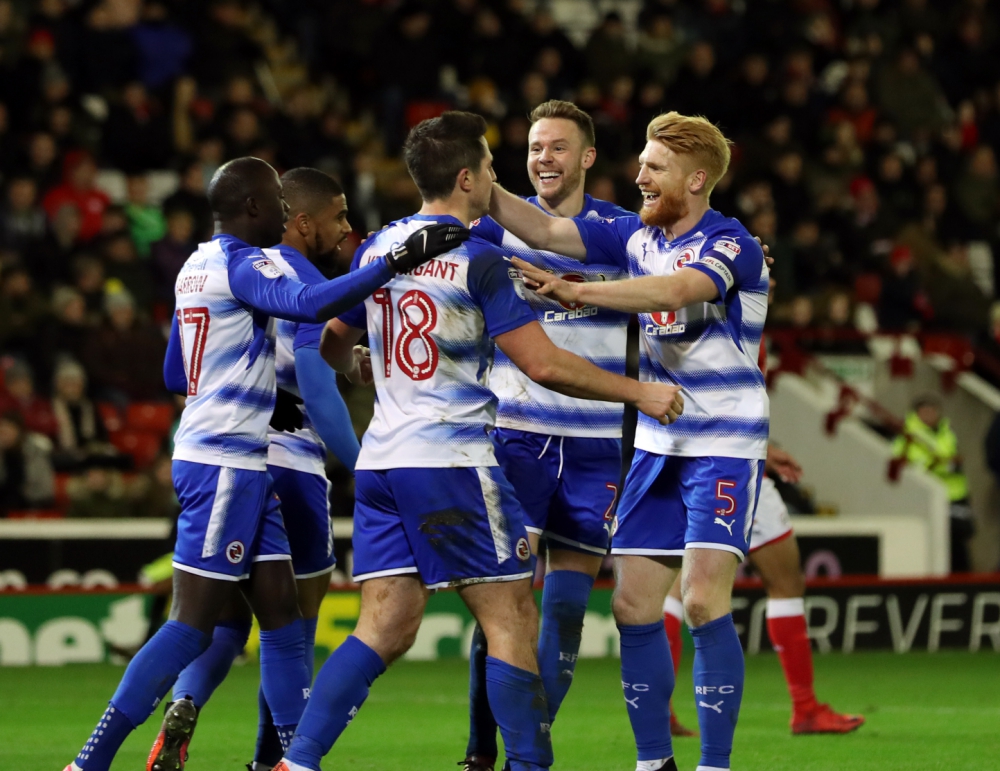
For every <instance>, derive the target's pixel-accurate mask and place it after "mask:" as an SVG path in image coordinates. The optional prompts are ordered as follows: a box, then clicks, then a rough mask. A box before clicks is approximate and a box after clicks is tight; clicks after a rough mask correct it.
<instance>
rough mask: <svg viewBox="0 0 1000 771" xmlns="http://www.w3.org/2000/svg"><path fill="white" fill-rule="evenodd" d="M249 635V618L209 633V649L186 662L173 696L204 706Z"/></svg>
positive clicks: (225, 624)
mask: <svg viewBox="0 0 1000 771" xmlns="http://www.w3.org/2000/svg"><path fill="white" fill-rule="evenodd" d="M249 636H250V622H249V621H226V622H223V623H221V624H218V625H217V626H216V627H215V630H214V632H213V633H212V644H211V645H209V646H208V650H206V651H205V652H204V653H202V654H201V655H200V656H199V657H198V658H196V659H195V660H194V661H192V662H191V663H190V664H188V665H187V666H186V667H185V668H184V671H183V672H181V673H180V674H179V675H178V676H177V682H176V683H174V699H187V698H190V699H191V701H193V702H194V704H195V706H196V707H198V708H199V709H200V708H201V707H204V706H205V704H206V703H207V702H208V700H209V698H210V697H211V696H212V694H213V693H215V689H216V688H218V687H219V686H220V685H221V684H222V681H223V680H225V679H226V675H228V674H229V668H230V667H231V666H232V665H233V660H234V659H235V658H236V657H237V656H239V655H240V652H241V651H242V650H243V647H244V646H245V645H246V644H247V638H248V637H249Z"/></svg>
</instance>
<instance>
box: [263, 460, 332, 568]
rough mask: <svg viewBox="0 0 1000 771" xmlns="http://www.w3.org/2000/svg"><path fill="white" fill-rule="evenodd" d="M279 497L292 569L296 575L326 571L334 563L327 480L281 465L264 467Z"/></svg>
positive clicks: (317, 475)
mask: <svg viewBox="0 0 1000 771" xmlns="http://www.w3.org/2000/svg"><path fill="white" fill-rule="evenodd" d="M267 471H268V473H269V474H270V475H271V478H272V479H273V480H274V492H275V493H277V495H278V498H279V499H280V500H281V516H282V518H283V519H284V520H285V530H286V531H287V533H288V543H289V545H290V546H291V547H292V570H294V571H295V577H296V578H312V577H313V576H321V575H323V574H324V573H329V572H330V571H331V570H333V568H334V567H335V566H336V564H337V557H336V556H335V555H334V553H333V523H332V522H330V483H329V482H328V481H327V478H326V477H325V476H320V475H319V474H312V473H310V472H308V471H296V470H295V469H290V468H285V467H284V466H271V465H269V466H268V467H267Z"/></svg>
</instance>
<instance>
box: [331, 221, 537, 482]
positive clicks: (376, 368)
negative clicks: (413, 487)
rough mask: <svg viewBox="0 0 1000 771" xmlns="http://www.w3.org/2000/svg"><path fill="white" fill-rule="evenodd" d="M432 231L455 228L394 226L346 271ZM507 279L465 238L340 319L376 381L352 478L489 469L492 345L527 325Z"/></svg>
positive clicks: (488, 248) (526, 312)
mask: <svg viewBox="0 0 1000 771" xmlns="http://www.w3.org/2000/svg"><path fill="white" fill-rule="evenodd" d="M435 222H453V223H455V224H461V223H459V222H458V220H456V219H454V218H453V217H448V216H428V215H420V214H417V215H414V216H412V217H407V218H405V219H402V220H399V221H398V222H394V223H393V224H391V225H390V226H389V227H387V228H385V229H384V230H382V231H380V232H379V233H378V234H376V235H375V236H374V237H373V238H372V239H371V240H370V241H369V242H368V243H367V244H366V245H365V248H364V249H363V250H361V249H359V250H358V254H357V255H355V258H354V264H353V265H352V269H357V268H359V267H362V266H364V265H367V264H368V262H370V261H371V260H373V259H376V258H377V257H378V256H380V255H383V254H386V253H387V252H389V251H390V250H391V249H392V248H393V247H395V246H397V245H399V244H402V243H403V242H404V241H405V240H406V239H407V237H409V236H410V234H412V233H414V232H416V231H417V230H419V229H420V228H423V227H426V226H427V225H430V224H432V223H435ZM516 277H517V272H516V271H515V270H514V269H513V267H511V265H510V263H509V262H507V261H505V260H504V259H503V257H501V256H500V253H499V252H498V251H497V250H496V248H495V247H493V246H492V245H490V244H487V243H486V242H484V241H481V240H479V239H477V238H473V239H470V240H469V241H467V242H466V243H464V244H462V245H461V246H460V247H458V248H456V249H453V250H452V251H450V252H447V253H445V254H443V255H441V256H440V257H436V258H435V259H433V260H431V261H430V262H428V263H426V264H425V265H422V266H420V267H418V268H415V269H414V270H413V271H412V272H410V273H408V274H404V275H399V276H396V277H395V278H394V279H393V280H392V281H390V282H389V283H388V284H386V285H385V286H384V287H383V288H382V289H380V290H378V291H377V292H375V294H373V295H372V296H371V297H369V298H368V299H367V300H366V301H365V302H364V304H363V305H359V306H358V307H356V308H354V309H353V310H351V311H349V312H348V313H346V314H343V315H341V316H340V320H341V321H342V322H344V323H345V324H348V325H350V326H352V327H356V328H359V329H367V330H368V345H369V347H370V348H371V357H372V369H373V372H374V376H375V395H376V401H375V415H374V417H373V418H372V422H371V425H369V427H368V431H367V432H365V436H364V438H363V439H362V442H361V454H360V456H359V457H358V463H357V468H358V469H359V470H361V469H368V470H384V469H394V468H448V467H467V466H495V465H497V461H496V458H495V456H494V454H493V445H492V443H491V441H490V438H489V436H488V435H487V431H488V430H489V429H490V428H492V426H493V423H494V419H495V417H496V405H497V399H496V396H494V395H493V393H492V392H491V391H490V388H489V373H490V367H491V366H492V363H493V341H492V340H491V338H493V337H496V336H497V335H501V334H503V333H504V332H509V331H511V330H514V329H517V328H518V327H521V326H524V325H525V324H529V323H531V322H533V321H535V314H534V312H533V311H532V310H531V308H530V307H529V306H528V304H527V303H526V302H525V301H524V300H522V299H521V298H520V297H518V295H517V292H516V290H515V287H514V279H515V278H516Z"/></svg>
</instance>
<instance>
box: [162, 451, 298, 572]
mask: <svg viewBox="0 0 1000 771" xmlns="http://www.w3.org/2000/svg"><path fill="white" fill-rule="evenodd" d="M173 477H174V489H175V490H176V491H177V498H178V500H179V501H180V504H181V514H180V516H179V517H178V518H177V545H176V546H175V547H174V562H173V564H174V567H175V568H177V569H178V570H183V571H185V572H187V573H194V574H195V575H199V576H205V577H206V578H217V579H220V580H222V581H240V580H242V579H244V578H249V576H250V565H251V563H253V562H266V561H269V560H290V559H291V550H290V549H289V547H288V536H287V535H285V525H284V523H283V522H282V521H281V508H280V506H279V502H278V498H277V496H276V495H275V494H274V489H273V487H272V484H271V477H270V475H269V474H268V473H267V472H266V471H248V470H246V469H239V468H229V467H228V466H211V465H208V464H205V463H192V462H190V461H186V460H175V461H174V464H173Z"/></svg>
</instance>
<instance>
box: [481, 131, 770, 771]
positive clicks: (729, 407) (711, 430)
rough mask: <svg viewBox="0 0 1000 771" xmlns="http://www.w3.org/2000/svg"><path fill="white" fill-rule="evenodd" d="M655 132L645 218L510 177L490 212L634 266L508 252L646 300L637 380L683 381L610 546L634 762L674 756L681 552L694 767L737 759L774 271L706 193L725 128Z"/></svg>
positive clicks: (609, 302) (615, 296) (538, 244)
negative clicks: (672, 655) (739, 588)
mask: <svg viewBox="0 0 1000 771" xmlns="http://www.w3.org/2000/svg"><path fill="white" fill-rule="evenodd" d="M646 136H647V140H648V141H647V143H646V147H645V149H644V150H643V153H642V154H641V156H640V158H639V160H640V163H641V169H640V173H639V177H638V178H637V180H636V183H637V184H638V186H639V188H640V190H641V191H642V194H643V207H642V211H641V214H640V216H638V217H637V216H627V217H619V218H616V219H612V220H610V221H601V222H588V221H584V220H564V219H558V218H554V217H546V216H545V215H544V214H542V213H540V212H538V210H537V209H536V208H535V207H532V206H530V205H529V204H526V203H525V202H524V201H521V200H520V199H518V198H517V197H516V196H512V195H510V194H509V193H506V191H503V190H498V191H495V193H494V199H493V203H492V204H491V207H490V214H491V216H493V217H494V218H495V219H496V220H497V221H498V222H499V223H500V224H501V225H503V226H504V227H506V228H507V229H508V230H510V231H512V232H513V233H514V234H515V235H517V236H518V237H520V238H522V239H523V240H524V241H525V242H526V243H528V244H529V245H531V246H533V247H535V248H541V249H548V250H551V251H556V252H558V253H560V254H565V255H567V256H572V257H576V258H577V259H581V260H585V261H586V262H587V263H588V264H589V263H591V262H593V261H595V260H600V261H611V260H616V259H617V260H618V261H619V264H621V265H623V266H626V265H627V267H628V270H629V274H630V275H631V276H632V278H631V279H627V280H624V281H609V282H603V283H598V282H587V283H570V282H567V281H564V280H561V279H559V278H557V277H555V276H553V275H551V274H547V273H545V272H544V271H542V270H539V269H537V268H535V267H533V266H531V265H530V264H528V263H525V262H523V261H520V260H514V263H515V265H517V267H518V268H519V269H521V270H522V271H523V273H524V276H525V278H526V280H530V281H532V282H534V283H535V284H537V285H538V287H539V289H538V291H539V292H540V293H541V294H547V295H550V296H552V297H555V298H557V299H559V300H561V301H563V302H567V303H585V304H588V305H596V306H599V307H610V308H615V309H617V310H620V311H625V312H633V313H638V314H639V321H640V328H641V343H642V347H641V352H640V379H642V380H646V381H656V382H663V383H675V384H678V385H680V386H681V388H682V393H683V394H684V398H685V413H684V415H683V416H682V417H681V418H680V419H678V421H677V422H676V423H674V424H671V425H669V426H662V425H653V424H652V423H650V421H648V420H646V419H645V418H643V417H641V416H640V418H639V423H638V426H637V429H636V440H635V445H636V455H635V459H634V460H633V462H632V467H631V470H630V471H629V475H628V478H627V479H626V481H625V489H624V491H623V493H622V499H621V502H620V503H619V506H618V515H617V518H616V521H617V528H616V530H615V532H614V536H613V538H612V544H611V551H612V554H614V555H615V573H616V579H617V586H616V590H615V597H614V600H613V610H614V614H615V619H616V621H617V623H618V628H619V631H620V633H621V657H622V687H623V690H624V692H625V701H626V704H627V709H628V713H629V717H630V719H631V722H632V729H633V732H634V734H635V738H636V747H637V751H638V763H637V768H638V769H640V771H657V770H659V769H674V768H676V763H675V761H674V759H673V750H672V745H671V741H670V727H669V706H668V703H669V699H670V694H671V692H672V689H673V671H672V667H671V666H670V664H669V662H667V661H666V659H665V657H666V656H668V655H669V646H668V643H667V638H666V633H665V631H664V629H663V620H662V608H663V602H664V600H665V598H666V595H667V591H668V590H669V588H670V585H671V584H672V583H673V580H674V578H675V576H676V575H677V571H678V569H679V568H680V564H681V559H680V558H681V557H682V556H683V564H684V567H685V570H684V582H683V586H682V592H683V598H684V607H685V611H686V613H687V616H688V618H689V619H691V621H692V624H693V626H692V630H691V631H692V636H693V637H694V638H695V647H696V653H695V677H694V679H695V701H696V704H697V705H698V715H699V722H700V724H701V738H702V755H701V762H700V764H699V769H701V771H705V770H706V769H728V768H729V757H730V754H731V752H732V739H733V732H734V730H735V726H736V722H737V717H738V714H739V704H740V700H741V698H742V690H743V652H742V649H741V647H740V643H739V637H738V636H737V634H736V629H735V626H734V625H733V621H732V614H731V612H730V611H731V609H730V596H731V592H732V584H733V578H734V576H735V573H736V567H737V565H738V564H739V560H741V559H743V557H744V556H745V555H746V552H747V551H748V548H749V537H750V528H751V526H752V524H753V513H754V508H755V506H756V503H757V491H758V489H759V484H760V478H761V475H762V473H763V466H764V464H763V460H764V457H765V454H766V445H767V437H768V401H767V392H766V389H765V385H764V377H763V374H762V373H761V371H760V368H759V367H758V365H757V352H758V348H759V345H760V336H761V332H762V331H763V326H764V319H765V316H766V313H767V291H768V272H767V268H766V266H765V264H764V256H763V253H762V251H761V248H760V246H759V245H758V244H757V242H756V241H754V240H753V239H752V238H751V237H750V235H749V233H747V231H746V229H745V228H743V226H742V225H740V223H739V222H737V221H736V220H732V219H727V218H725V217H723V216H722V215H721V214H719V213H718V212H716V211H713V210H712V209H711V208H710V206H709V195H710V193H711V191H712V188H713V187H714V185H715V184H716V182H718V180H719V179H720V178H721V177H722V176H723V174H724V173H725V172H726V169H727V167H728V165H729V158H730V151H729V143H728V141H727V140H726V139H725V137H724V136H723V135H722V133H721V132H720V131H719V130H718V129H717V128H716V127H715V126H713V125H712V124H711V123H709V122H708V121H706V120H704V119H703V118H694V117H688V116H683V115H679V114H677V113H667V114H665V115H660V116H658V117H657V118H654V119H653V120H652V121H651V122H650V124H649V126H648V129H647V135H646ZM661 657H662V658H661Z"/></svg>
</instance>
